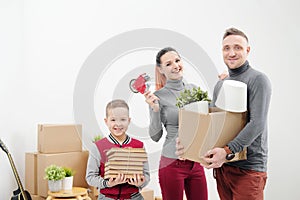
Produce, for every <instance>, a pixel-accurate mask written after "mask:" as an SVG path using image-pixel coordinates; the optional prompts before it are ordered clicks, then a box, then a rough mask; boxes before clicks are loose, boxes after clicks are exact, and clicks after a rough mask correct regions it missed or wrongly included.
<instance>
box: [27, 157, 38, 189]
mask: <svg viewBox="0 0 300 200" xmlns="http://www.w3.org/2000/svg"><path fill="white" fill-rule="evenodd" d="M37 154H38V153H25V189H26V190H27V191H28V192H29V193H30V194H31V195H36V194H37V184H36V183H37Z"/></svg>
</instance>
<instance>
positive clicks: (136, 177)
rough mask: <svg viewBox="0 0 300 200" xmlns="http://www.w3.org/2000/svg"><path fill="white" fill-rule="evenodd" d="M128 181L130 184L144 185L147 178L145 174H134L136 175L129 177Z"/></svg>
mask: <svg viewBox="0 0 300 200" xmlns="http://www.w3.org/2000/svg"><path fill="white" fill-rule="evenodd" d="M127 182H128V184H130V185H134V186H136V187H140V186H141V185H143V183H145V178H144V176H143V175H140V174H134V177H133V178H129V179H127Z"/></svg>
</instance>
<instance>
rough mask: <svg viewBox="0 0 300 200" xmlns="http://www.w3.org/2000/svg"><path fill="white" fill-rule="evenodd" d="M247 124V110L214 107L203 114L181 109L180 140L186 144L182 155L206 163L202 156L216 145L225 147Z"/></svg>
mask: <svg viewBox="0 0 300 200" xmlns="http://www.w3.org/2000/svg"><path fill="white" fill-rule="evenodd" d="M245 124H246V112H244V113H232V112H227V111H223V110H221V109H218V108H216V107H214V108H210V111H209V113H208V114H201V113H196V112H192V111H187V110H183V109H180V110H179V140H180V143H181V144H182V145H183V146H184V154H183V155H182V157H183V158H186V159H189V160H193V161H196V162H200V163H202V164H206V163H204V162H203V160H202V159H201V157H202V156H203V155H204V154H205V153H206V152H207V151H208V150H210V149H212V148H214V147H224V146H225V145H226V144H228V142H229V141H231V140H233V139H234V138H235V137H236V135H237V134H238V133H239V132H240V131H241V130H242V129H243V127H244V126H245ZM243 153H244V152H243ZM243 155H245V154H243ZM236 157H237V158H238V159H245V158H244V157H238V156H236Z"/></svg>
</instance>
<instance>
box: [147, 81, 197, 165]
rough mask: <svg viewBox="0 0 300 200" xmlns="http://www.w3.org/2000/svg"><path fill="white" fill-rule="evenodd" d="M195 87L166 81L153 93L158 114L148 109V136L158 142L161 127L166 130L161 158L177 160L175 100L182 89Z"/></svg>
mask: <svg viewBox="0 0 300 200" xmlns="http://www.w3.org/2000/svg"><path fill="white" fill-rule="evenodd" d="M193 87H196V86H195V85H192V84H184V83H183V82H182V79H181V80H168V81H167V83H166V85H165V86H164V87H163V88H161V89H160V90H158V91H156V92H154V94H155V95H156V96H157V97H158V98H159V99H160V100H159V112H153V110H152V109H151V108H150V127H149V134H150V137H151V138H152V140H154V141H156V142H157V141H159V140H160V139H161V137H162V135H163V126H164V127H165V129H166V140H165V142H164V145H163V149H162V156H165V157H168V158H174V159H177V158H178V156H176V154H175V151H176V146H175V145H176V141H175V139H176V138H177V137H178V111H179V109H178V108H177V107H176V106H175V105H176V98H177V97H179V95H180V92H182V91H183V90H184V89H191V88H193Z"/></svg>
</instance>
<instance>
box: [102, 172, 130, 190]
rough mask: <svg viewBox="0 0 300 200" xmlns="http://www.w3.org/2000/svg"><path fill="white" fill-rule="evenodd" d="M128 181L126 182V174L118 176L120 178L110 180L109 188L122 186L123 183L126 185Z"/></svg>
mask: <svg viewBox="0 0 300 200" xmlns="http://www.w3.org/2000/svg"><path fill="white" fill-rule="evenodd" d="M126 182H127V180H126V177H125V175H124V174H118V176H117V177H116V178H112V177H111V178H110V179H109V180H108V182H107V186H108V187H113V186H115V185H119V184H122V183H126Z"/></svg>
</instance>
